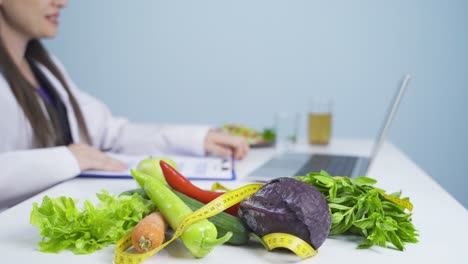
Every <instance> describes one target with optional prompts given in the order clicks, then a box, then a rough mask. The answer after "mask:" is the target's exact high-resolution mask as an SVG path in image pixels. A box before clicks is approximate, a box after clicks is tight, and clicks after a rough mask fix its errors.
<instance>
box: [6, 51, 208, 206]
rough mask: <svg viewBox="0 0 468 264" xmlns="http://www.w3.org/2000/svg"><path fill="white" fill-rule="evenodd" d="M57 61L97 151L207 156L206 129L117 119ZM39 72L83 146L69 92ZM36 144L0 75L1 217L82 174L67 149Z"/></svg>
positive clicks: (45, 72)
mask: <svg viewBox="0 0 468 264" xmlns="http://www.w3.org/2000/svg"><path fill="white" fill-rule="evenodd" d="M54 61H55V63H56V64H57V66H58V67H59V69H60V70H61V71H62V73H63V74H64V77H65V79H66V81H67V83H68V84H69V86H70V89H71V92H72V93H73V95H74V96H75V97H76V99H77V101H78V104H79V105H80V107H81V111H82V112H83V115H84V119H85V122H86V124H87V127H88V130H89V133H90V136H91V138H92V141H93V144H94V145H95V147H97V148H99V149H102V150H104V149H105V150H110V151H112V152H116V153H125V154H139V155H144V154H152V153H157V152H161V151H162V152H179V153H185V154H193V155H203V154H204V149H203V142H204V138H205V136H206V133H207V131H208V129H209V127H208V126H189V125H186V126H181V125H154V124H136V123H131V122H128V121H127V120H126V119H124V118H117V117H114V116H112V114H111V112H110V111H109V109H108V108H107V107H106V106H105V105H104V104H103V103H102V102H101V101H99V100H97V99H96V98H94V97H92V96H90V95H88V94H86V93H85V92H83V91H81V90H79V89H78V88H77V87H76V86H75V84H74V83H73V81H72V80H71V79H70V77H69V76H68V74H67V72H66V71H65V69H64V67H63V66H62V65H61V64H60V62H59V61H58V60H57V59H55V58H54ZM39 67H40V69H41V71H42V72H43V73H44V74H45V76H46V77H47V78H48V80H49V81H50V83H51V84H52V85H53V86H54V87H55V89H56V90H57V92H58V94H59V95H60V96H61V99H62V100H63V102H64V104H65V107H66V108H67V113H68V120H69V123H70V129H71V133H72V136H73V139H74V142H82V140H81V139H80V135H79V131H78V124H77V121H76V118H75V114H74V112H73V108H72V107H71V104H70V100H69V98H68V96H67V93H66V91H65V89H64V88H63V86H62V85H61V84H60V82H59V81H58V80H57V79H56V78H55V77H54V76H53V75H52V74H51V73H50V72H49V71H48V70H47V69H46V68H45V67H44V66H43V65H39ZM110 92H111V91H110ZM32 139H33V133H32V129H31V126H30V124H29V121H28V119H27V118H26V116H25V115H24V113H23V111H22V109H21V107H20V106H19V104H18V103H17V101H16V98H15V97H14V95H13V93H12V92H11V89H10V87H9V85H8V83H7V81H6V80H5V78H4V76H3V75H2V74H1V73H0V211H1V210H2V208H5V207H8V206H11V205H13V204H15V203H17V202H19V201H21V200H24V199H26V198H28V197H30V196H32V195H34V194H36V193H38V192H39V191H42V190H44V189H46V188H48V187H50V186H52V185H54V184H56V183H59V182H61V181H64V180H68V179H71V178H73V177H75V176H77V175H78V174H79V173H80V169H79V167H78V163H77V160H76V159H75V157H74V156H73V154H72V153H71V152H70V151H69V150H68V148H67V147H52V148H43V149H32Z"/></svg>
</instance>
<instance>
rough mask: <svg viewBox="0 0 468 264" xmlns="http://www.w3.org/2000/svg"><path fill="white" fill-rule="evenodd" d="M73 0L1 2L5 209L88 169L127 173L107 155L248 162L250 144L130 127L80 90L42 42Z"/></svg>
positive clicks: (0, 143) (0, 142)
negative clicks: (159, 155) (162, 153)
mask: <svg viewBox="0 0 468 264" xmlns="http://www.w3.org/2000/svg"><path fill="white" fill-rule="evenodd" d="M66 2H67V1H66V0H0V210H1V208H4V207H7V206H10V205H13V204H15V203H17V202H19V201H21V200H24V199H26V198H27V197H30V196H31V195H33V194H35V193H37V192H39V191H41V190H43V189H45V188H48V187H50V186H52V185H54V184H56V183H58V182H61V181H64V180H67V179H70V178H73V177H75V176H76V175H78V174H79V173H80V172H81V171H83V170H89V169H97V170H121V169H123V168H125V165H124V164H122V163H121V162H119V161H117V160H114V159H112V158H111V157H109V156H108V155H106V154H104V153H103V152H102V151H103V150H106V151H112V152H117V153H125V154H148V153H155V152H156V151H166V152H179V153H186V154H193V155H205V154H206V153H213V154H217V155H222V156H229V155H234V156H235V157H236V158H237V159H242V158H243V157H245V155H247V152H248V144H247V142H246V141H245V140H244V139H242V138H240V137H235V136H232V135H229V134H225V133H222V132H219V131H217V130H213V129H210V128H209V127H207V126H176V125H151V124H135V123H130V122H128V121H127V120H126V119H124V118H116V117H113V116H112V114H111V112H110V111H109V109H108V108H107V107H106V106H105V105H104V104H103V103H102V102H100V101H99V100H97V99H96V98H93V97H92V96H90V95H88V94H86V93H85V92H83V91H81V90H79V89H78V88H76V86H75V85H74V83H73V81H72V80H71V79H70V77H69V76H68V74H67V72H66V71H65V69H64V67H63V66H62V65H61V64H60V62H59V61H58V60H57V59H56V58H54V57H51V56H50V55H49V54H48V53H47V51H46V50H45V49H44V47H43V46H42V45H41V43H40V41H39V39H41V38H51V37H54V36H55V35H56V32H57V27H58V17H59V11H60V10H61V9H62V8H63V7H64V6H65V5H66Z"/></svg>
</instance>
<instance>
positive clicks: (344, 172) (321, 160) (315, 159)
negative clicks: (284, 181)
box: [296, 154, 358, 176]
mask: <svg viewBox="0 0 468 264" xmlns="http://www.w3.org/2000/svg"><path fill="white" fill-rule="evenodd" d="M357 160H358V158H357V157H351V156H336V155H321V154H315V155H312V156H311V157H310V159H309V160H308V161H307V162H306V163H305V165H304V166H303V167H302V168H301V169H300V170H299V171H298V172H297V173H296V175H297V176H304V175H306V174H307V173H309V172H320V171H321V170H324V171H326V172H328V174H330V175H331V176H350V175H351V173H352V172H353V169H354V166H355V164H356V162H357Z"/></svg>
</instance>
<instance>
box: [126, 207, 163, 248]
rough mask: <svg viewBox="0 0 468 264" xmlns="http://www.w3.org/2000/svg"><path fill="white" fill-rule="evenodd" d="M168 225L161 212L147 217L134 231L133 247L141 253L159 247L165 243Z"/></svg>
mask: <svg viewBox="0 0 468 264" xmlns="http://www.w3.org/2000/svg"><path fill="white" fill-rule="evenodd" d="M166 229H167V223H166V220H165V219H164V216H163V215H162V214H161V213H160V212H154V213H151V214H149V215H147V216H146V217H145V218H143V219H142V220H140V222H139V223H138V224H137V225H136V226H135V228H134V229H133V231H132V244H133V247H134V248H135V249H136V250H137V251H138V252H140V253H144V252H147V251H150V250H152V249H154V248H156V247H159V246H160V245H161V244H162V243H163V242H164V234H165V233H166Z"/></svg>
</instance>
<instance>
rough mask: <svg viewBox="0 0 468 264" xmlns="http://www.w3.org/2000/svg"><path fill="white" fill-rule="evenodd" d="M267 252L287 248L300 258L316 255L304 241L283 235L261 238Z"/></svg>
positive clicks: (272, 234) (269, 235)
mask: <svg viewBox="0 0 468 264" xmlns="http://www.w3.org/2000/svg"><path fill="white" fill-rule="evenodd" d="M262 239H263V242H265V244H266V245H267V246H268V249H269V250H272V249H275V248H287V249H289V250H291V251H292V252H294V253H296V255H298V256H299V257H300V258H302V259H306V258H310V257H313V256H315V255H317V252H318V251H317V250H315V249H314V248H313V247H311V246H310V245H309V244H308V243H307V242H305V241H304V240H302V239H300V238H298V237H296V236H293V235H290V234H285V233H271V234H268V235H265V236H263V237H262Z"/></svg>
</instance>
